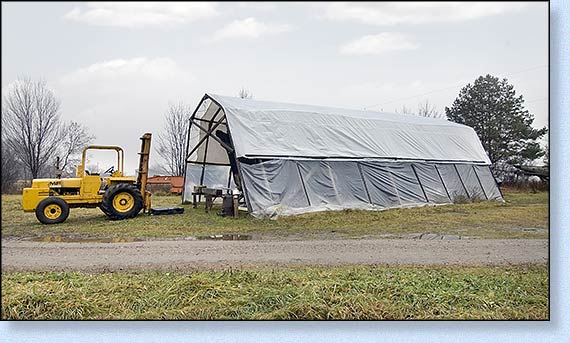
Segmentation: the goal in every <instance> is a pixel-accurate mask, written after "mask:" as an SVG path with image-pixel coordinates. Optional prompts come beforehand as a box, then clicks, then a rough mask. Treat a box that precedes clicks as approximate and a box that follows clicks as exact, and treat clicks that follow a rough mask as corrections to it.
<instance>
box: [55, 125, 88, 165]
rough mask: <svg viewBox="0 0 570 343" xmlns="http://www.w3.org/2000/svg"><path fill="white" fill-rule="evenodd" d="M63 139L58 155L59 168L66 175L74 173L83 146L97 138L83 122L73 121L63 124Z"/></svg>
mask: <svg viewBox="0 0 570 343" xmlns="http://www.w3.org/2000/svg"><path fill="white" fill-rule="evenodd" d="M60 134H61V141H60V148H59V151H58V153H57V156H58V157H59V158H60V165H59V166H58V169H59V170H61V171H62V172H63V174H64V176H72V175H73V174H74V168H73V166H75V165H77V164H79V162H80V161H81V158H80V154H81V153H82V151H83V148H84V147H86V146H87V145H89V144H91V142H92V141H93V140H94V139H95V137H94V136H92V135H90V134H89V132H88V130H87V128H86V127H85V126H83V125H82V124H80V123H78V122H75V121H71V122H69V123H65V124H63V125H62V126H61V132H60Z"/></svg>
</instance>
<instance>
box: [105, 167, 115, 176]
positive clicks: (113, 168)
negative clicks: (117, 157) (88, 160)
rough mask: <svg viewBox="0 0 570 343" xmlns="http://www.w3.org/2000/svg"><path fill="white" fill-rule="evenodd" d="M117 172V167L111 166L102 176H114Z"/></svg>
mask: <svg viewBox="0 0 570 343" xmlns="http://www.w3.org/2000/svg"><path fill="white" fill-rule="evenodd" d="M114 171H115V166H110V167H109V169H107V170H105V171H104V172H103V173H102V174H113V172H114Z"/></svg>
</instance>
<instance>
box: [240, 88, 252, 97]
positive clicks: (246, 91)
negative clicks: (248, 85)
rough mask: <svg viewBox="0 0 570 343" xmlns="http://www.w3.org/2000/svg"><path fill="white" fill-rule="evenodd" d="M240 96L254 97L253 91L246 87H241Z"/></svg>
mask: <svg viewBox="0 0 570 343" xmlns="http://www.w3.org/2000/svg"><path fill="white" fill-rule="evenodd" d="M238 97H240V98H242V99H251V98H253V93H251V92H250V91H249V90H247V89H245V88H244V87H241V89H240V90H239V92H238Z"/></svg>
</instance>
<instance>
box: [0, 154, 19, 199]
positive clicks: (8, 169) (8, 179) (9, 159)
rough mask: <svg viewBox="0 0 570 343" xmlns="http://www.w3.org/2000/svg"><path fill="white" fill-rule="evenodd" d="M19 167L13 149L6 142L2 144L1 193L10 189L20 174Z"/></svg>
mask: <svg viewBox="0 0 570 343" xmlns="http://www.w3.org/2000/svg"><path fill="white" fill-rule="evenodd" d="M20 174H21V168H20V164H19V163H18V160H17V159H16V154H15V152H14V150H12V148H11V147H10V145H8V144H2V193H6V192H8V191H11V190H12V187H13V186H14V184H15V183H16V181H18V178H19V177H20V176H21V175H20Z"/></svg>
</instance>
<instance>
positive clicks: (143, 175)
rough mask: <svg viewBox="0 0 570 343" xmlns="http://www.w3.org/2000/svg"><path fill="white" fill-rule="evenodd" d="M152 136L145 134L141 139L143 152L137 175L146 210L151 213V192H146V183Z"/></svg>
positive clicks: (140, 153) (141, 152)
mask: <svg viewBox="0 0 570 343" xmlns="http://www.w3.org/2000/svg"><path fill="white" fill-rule="evenodd" d="M151 137H152V134H150V133H145V134H144V135H143V136H142V137H141V151H140V152H139V155H140V157H139V169H138V173H137V187H138V188H139V189H140V191H141V194H142V196H143V202H144V210H145V212H147V213H149V211H150V206H151V204H150V196H151V194H150V192H147V191H146V183H147V179H148V160H149V155H150V139H151Z"/></svg>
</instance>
